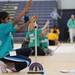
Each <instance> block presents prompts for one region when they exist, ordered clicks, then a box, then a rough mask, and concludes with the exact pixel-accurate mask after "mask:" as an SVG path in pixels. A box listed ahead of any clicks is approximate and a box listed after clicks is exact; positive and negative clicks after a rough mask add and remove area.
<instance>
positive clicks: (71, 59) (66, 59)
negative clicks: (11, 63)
mask: <svg viewBox="0 0 75 75" xmlns="http://www.w3.org/2000/svg"><path fill="white" fill-rule="evenodd" d="M17 47H18V46H17V45H16V48H17ZM52 48H53V50H54V47H51V49H52ZM55 49H56V48H55ZM30 58H31V59H32V63H33V62H35V57H34V56H31V57H30ZM37 62H39V63H41V64H42V65H43V68H44V75H75V72H73V73H61V72H60V71H61V70H71V69H75V44H61V45H60V46H59V47H58V48H57V50H56V51H55V52H54V55H53V56H38V57H37ZM28 71H29V68H26V69H24V70H22V71H21V72H19V73H4V74H0V75H42V74H27V72H28Z"/></svg>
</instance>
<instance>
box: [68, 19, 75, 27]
mask: <svg viewBox="0 0 75 75" xmlns="http://www.w3.org/2000/svg"><path fill="white" fill-rule="evenodd" d="M67 26H68V28H75V20H72V19H69V20H68V23H67Z"/></svg>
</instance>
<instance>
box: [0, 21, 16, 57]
mask: <svg viewBox="0 0 75 75" xmlns="http://www.w3.org/2000/svg"><path fill="white" fill-rule="evenodd" d="M15 31H16V28H14V26H13V24H12V22H8V23H1V24H0V58H3V57H5V56H6V55H8V54H9V51H11V50H13V39H12V32H15Z"/></svg>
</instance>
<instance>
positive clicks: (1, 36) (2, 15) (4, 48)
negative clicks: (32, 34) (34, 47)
mask: <svg viewBox="0 0 75 75" xmlns="http://www.w3.org/2000/svg"><path fill="white" fill-rule="evenodd" d="M31 4H32V0H29V1H28V2H27V4H26V5H25V6H24V9H23V10H22V11H21V12H20V13H19V15H18V16H16V17H15V19H14V20H11V17H10V15H9V13H8V12H6V11H1V12H0V71H1V72H8V71H7V69H9V70H11V71H12V72H19V71H21V70H22V69H24V68H26V67H27V66H28V63H29V65H30V63H31V59H30V58H29V55H30V54H31V49H30V48H19V49H16V50H13V48H14V47H13V44H14V43H13V38H12V33H13V32H16V31H20V30H21V29H22V28H23V26H22V27H20V28H19V26H18V25H17V23H18V22H19V21H20V19H21V18H22V17H23V16H24V15H26V13H27V12H28V11H29V8H30V7H31ZM16 56H22V58H24V59H25V60H26V61H27V62H28V63H26V62H18V61H13V60H8V59H6V58H8V57H13V58H14V57H16ZM18 59H19V58H18ZM2 64H3V65H4V64H5V66H1V65H2ZM9 64H10V65H9Z"/></svg>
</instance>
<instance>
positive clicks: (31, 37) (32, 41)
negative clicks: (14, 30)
mask: <svg viewBox="0 0 75 75" xmlns="http://www.w3.org/2000/svg"><path fill="white" fill-rule="evenodd" d="M40 33H41V29H38V30H37V46H38V47H39V46H40ZM26 38H27V39H29V47H34V46H35V30H32V31H31V32H27V33H26Z"/></svg>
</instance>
